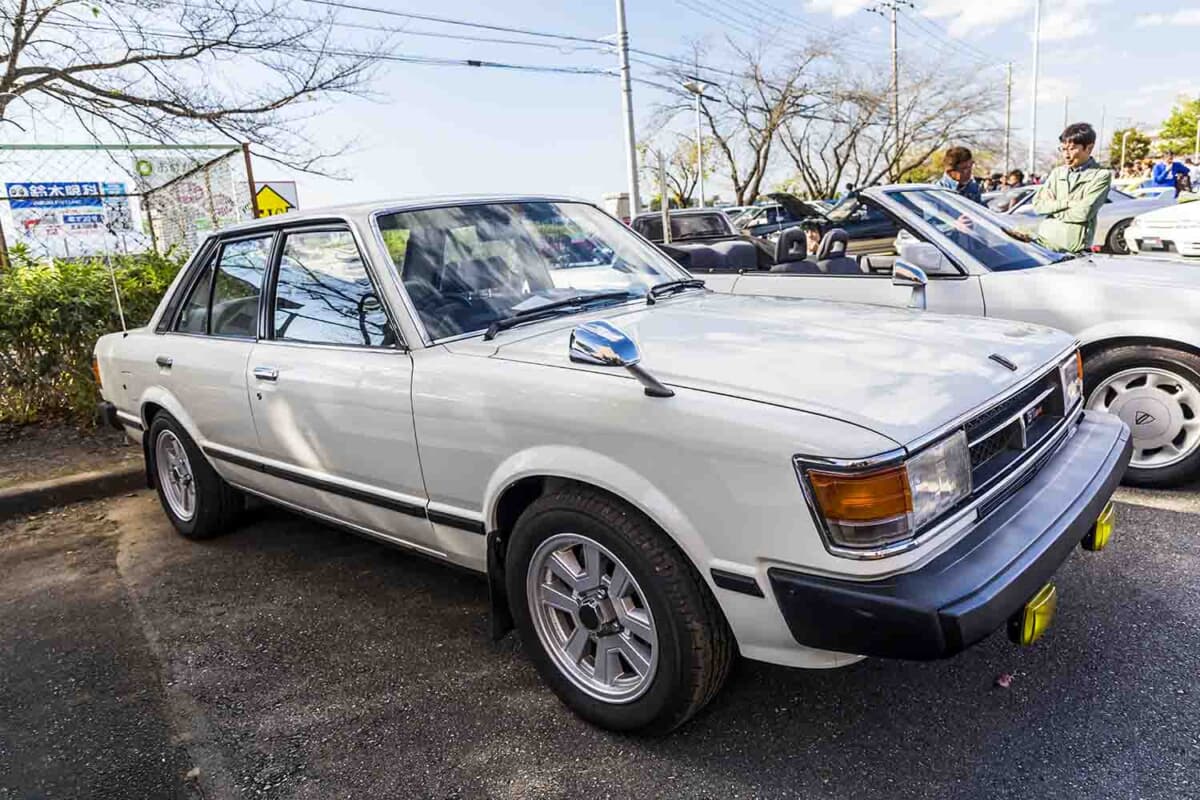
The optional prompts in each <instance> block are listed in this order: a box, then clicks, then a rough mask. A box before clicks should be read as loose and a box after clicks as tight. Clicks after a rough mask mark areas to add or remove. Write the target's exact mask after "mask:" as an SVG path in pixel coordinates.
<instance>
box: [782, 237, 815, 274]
mask: <svg viewBox="0 0 1200 800" xmlns="http://www.w3.org/2000/svg"><path fill="white" fill-rule="evenodd" d="M780 246H782V247H784V248H786V251H784V250H782V249H780ZM775 260H776V261H777V262H778V263H777V264H775V266H773V267H771V272H775V273H790V274H798V275H819V274H820V273H821V268H820V267H818V266H817V265H816V264H815V263H813V262H812V261H809V260H808V245H807V244H806V243H805V241H804V236H802V235H801V236H787V237H786V238H785V237H780V240H779V242H778V243H777V245H776V253H775Z"/></svg>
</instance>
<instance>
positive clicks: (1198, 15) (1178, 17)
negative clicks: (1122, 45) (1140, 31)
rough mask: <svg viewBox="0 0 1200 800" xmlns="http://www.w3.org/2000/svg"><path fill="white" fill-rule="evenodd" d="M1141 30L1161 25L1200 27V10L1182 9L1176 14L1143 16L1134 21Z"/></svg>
mask: <svg viewBox="0 0 1200 800" xmlns="http://www.w3.org/2000/svg"><path fill="white" fill-rule="evenodd" d="M1134 24H1135V25H1137V26H1138V27H1139V28H1157V27H1159V26H1160V25H1200V8H1181V9H1180V10H1178V11H1176V12H1175V13H1174V14H1142V15H1141V16H1139V17H1137V18H1136V19H1135V20H1134Z"/></svg>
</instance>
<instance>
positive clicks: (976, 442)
mask: <svg viewBox="0 0 1200 800" xmlns="http://www.w3.org/2000/svg"><path fill="white" fill-rule="evenodd" d="M1064 412H1065V409H1064V408H1063V391H1062V378H1061V376H1060V373H1059V370H1058V369H1057V367H1056V368H1054V369H1052V370H1050V371H1049V372H1047V373H1045V374H1044V375H1042V376H1041V378H1039V379H1038V380H1036V381H1034V382H1033V383H1031V384H1030V385H1029V386H1026V387H1025V388H1024V389H1022V390H1021V391H1019V392H1017V393H1016V394H1015V395H1013V396H1012V397H1010V398H1008V399H1007V400H1004V401H1003V402H1000V403H997V404H996V405H994V406H992V407H991V408H989V409H987V410H986V411H984V412H982V413H981V414H979V415H978V416H976V417H974V418H973V419H971V421H969V422H968V423H967V424H966V425H965V426H964V427H965V430H966V434H967V442H968V444H969V448H970V455H971V483H972V487H973V494H974V495H975V496H978V495H980V494H982V493H983V492H984V491H986V490H987V489H989V488H990V487H991V486H992V485H994V484H995V483H996V481H998V480H1000V479H1001V478H1003V477H1004V476H1005V475H1007V474H1009V473H1010V472H1012V470H1014V469H1016V468H1017V467H1018V466H1019V465H1020V464H1021V463H1022V462H1023V461H1024V460H1025V457H1026V456H1027V455H1028V454H1029V453H1031V452H1032V451H1034V450H1036V449H1037V447H1038V445H1040V444H1041V443H1042V442H1043V441H1045V440H1046V438H1047V437H1049V436H1050V435H1051V434H1053V432H1054V431H1055V430H1057V429H1058V426H1059V424H1060V423H1061V422H1062V421H1063V418H1064V417H1063V415H1064Z"/></svg>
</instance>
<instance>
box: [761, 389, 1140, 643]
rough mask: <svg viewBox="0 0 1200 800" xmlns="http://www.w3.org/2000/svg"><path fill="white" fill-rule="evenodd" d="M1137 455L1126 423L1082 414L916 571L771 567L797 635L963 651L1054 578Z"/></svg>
mask: <svg viewBox="0 0 1200 800" xmlns="http://www.w3.org/2000/svg"><path fill="white" fill-rule="evenodd" d="M1131 454H1132V440H1131V438H1130V434H1129V429H1128V428H1127V427H1126V426H1125V424H1124V423H1123V422H1121V421H1120V420H1119V419H1117V418H1115V417H1112V416H1109V415H1106V414H1099V413H1096V412H1086V413H1085V415H1084V419H1083V421H1082V422H1081V423H1080V424H1079V428H1078V429H1077V430H1076V431H1075V433H1074V435H1072V436H1071V438H1070V439H1069V440H1068V441H1067V442H1065V443H1064V444H1063V446H1062V447H1061V449H1060V450H1059V452H1058V453H1056V454H1055V455H1054V456H1053V457H1052V458H1051V459H1050V460H1049V461H1048V462H1047V463H1046V465H1045V466H1044V467H1042V469H1041V470H1040V471H1039V472H1038V474H1037V475H1035V476H1034V478H1033V479H1032V480H1030V481H1029V482H1028V483H1027V484H1026V485H1025V486H1024V487H1022V488H1021V489H1020V490H1018V491H1017V492H1015V493H1014V494H1013V495H1012V496H1011V497H1010V498H1008V499H1007V500H1006V501H1005V502H1004V503H1003V504H1002V505H1000V506H999V507H997V508H996V509H995V510H994V511H992V512H991V514H989V515H988V516H987V517H985V518H984V519H983V520H982V521H980V522H979V523H977V524H976V526H975V528H974V530H972V531H970V532H969V533H967V534H966V535H965V536H964V537H963V538H962V539H960V540H959V541H958V542H957V543H955V544H954V545H953V546H952V547H950V548H949V549H948V550H947V551H946V552H944V553H942V554H941V555H939V556H938V557H937V558H935V559H933V560H932V561H931V562H929V563H928V564H926V565H925V566H923V567H921V568H920V569H917V570H914V571H912V572H906V573H901V574H899V575H895V576H892V577H889V578H886V579H882V580H878V581H850V580H837V579H832V578H825V577H819V576H815V575H807V574H803V573H798V572H794V571H792V570H787V569H783V568H779V567H773V568H771V569H770V570H768V577H769V579H770V583H771V587H772V589H773V591H774V593H775V598H776V600H777V602H778V603H779V608H780V611H781V612H782V613H783V616H784V619H785V620H786V622H787V624H788V628H789V629H790V630H791V633H792V636H793V638H795V640H796V641H797V642H798V643H800V644H802V645H805V646H808V647H815V648H818V649H822V650H834V651H838V652H843V653H856V654H859V655H866V656H877V657H882V658H905V659H916V660H930V659H937V658H947V657H949V656H952V655H955V654H956V653H959V652H961V651H962V650H964V649H965V648H967V647H969V646H970V645H972V644H974V643H975V642H977V641H979V640H980V639H983V638H984V637H985V636H988V635H989V634H991V633H992V632H993V631H995V630H996V629H997V628H999V627H1001V626H1002V625H1004V623H1005V621H1006V620H1007V619H1008V618H1009V617H1010V616H1011V615H1012V614H1013V613H1014V612H1015V611H1017V610H1018V609H1019V608H1020V607H1021V605H1022V604H1023V603H1024V602H1025V601H1026V600H1028V599H1029V598H1030V597H1032V596H1033V594H1034V593H1035V592H1037V590H1038V589H1040V588H1041V587H1042V586H1043V585H1044V584H1045V583H1046V582H1047V581H1048V580H1049V579H1050V577H1051V576H1052V575H1053V574H1054V572H1055V571H1056V570H1057V569H1058V567H1059V565H1060V564H1062V562H1063V561H1064V560H1066V558H1067V556H1069V555H1070V553H1071V551H1072V550H1073V549H1074V547H1075V545H1076V544H1078V543H1079V542H1080V540H1081V539H1082V538H1083V537H1084V536H1085V535H1086V534H1087V532H1088V531H1089V530H1090V529H1091V526H1092V524H1093V523H1094V521H1095V520H1096V518H1097V517H1098V516H1099V515H1100V513H1101V511H1102V510H1103V509H1104V506H1105V505H1106V504H1107V503H1108V501H1109V499H1110V498H1111V496H1112V494H1113V492H1114V491H1115V490H1116V488H1117V485H1118V484H1119V483H1120V481H1121V478H1122V477H1123V476H1124V473H1125V467H1126V465H1127V464H1128V463H1129V458H1130V455H1131Z"/></svg>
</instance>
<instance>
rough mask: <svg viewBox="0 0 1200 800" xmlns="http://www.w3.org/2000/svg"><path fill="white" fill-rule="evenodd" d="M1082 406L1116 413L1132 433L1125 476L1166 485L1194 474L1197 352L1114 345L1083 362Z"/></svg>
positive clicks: (1199, 396) (1199, 413) (1198, 432)
mask: <svg viewBox="0 0 1200 800" xmlns="http://www.w3.org/2000/svg"><path fill="white" fill-rule="evenodd" d="M1084 375H1085V381H1086V383H1087V386H1086V392H1087V408H1088V409H1089V410H1093V411H1104V412H1107V413H1110V414H1115V415H1116V416H1118V417H1120V418H1121V420H1122V421H1124V422H1125V424H1126V425H1128V426H1129V430H1130V432H1131V434H1132V437H1133V456H1132V458H1131V459H1130V462H1129V471H1128V472H1127V473H1126V482H1127V483H1131V484H1134V485H1141V486H1170V485H1174V484H1177V483H1179V482H1181V481H1184V480H1188V479H1190V478H1195V477H1197V475H1200V357H1198V356H1196V355H1194V354H1192V353H1187V352H1181V351H1174V350H1170V349H1167V348H1162V347H1154V346H1130V347H1121V348H1114V349H1113V350H1110V351H1104V352H1101V353H1099V354H1097V355H1094V356H1091V357H1089V358H1088V360H1087V361H1086V362H1085V364H1084Z"/></svg>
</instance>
